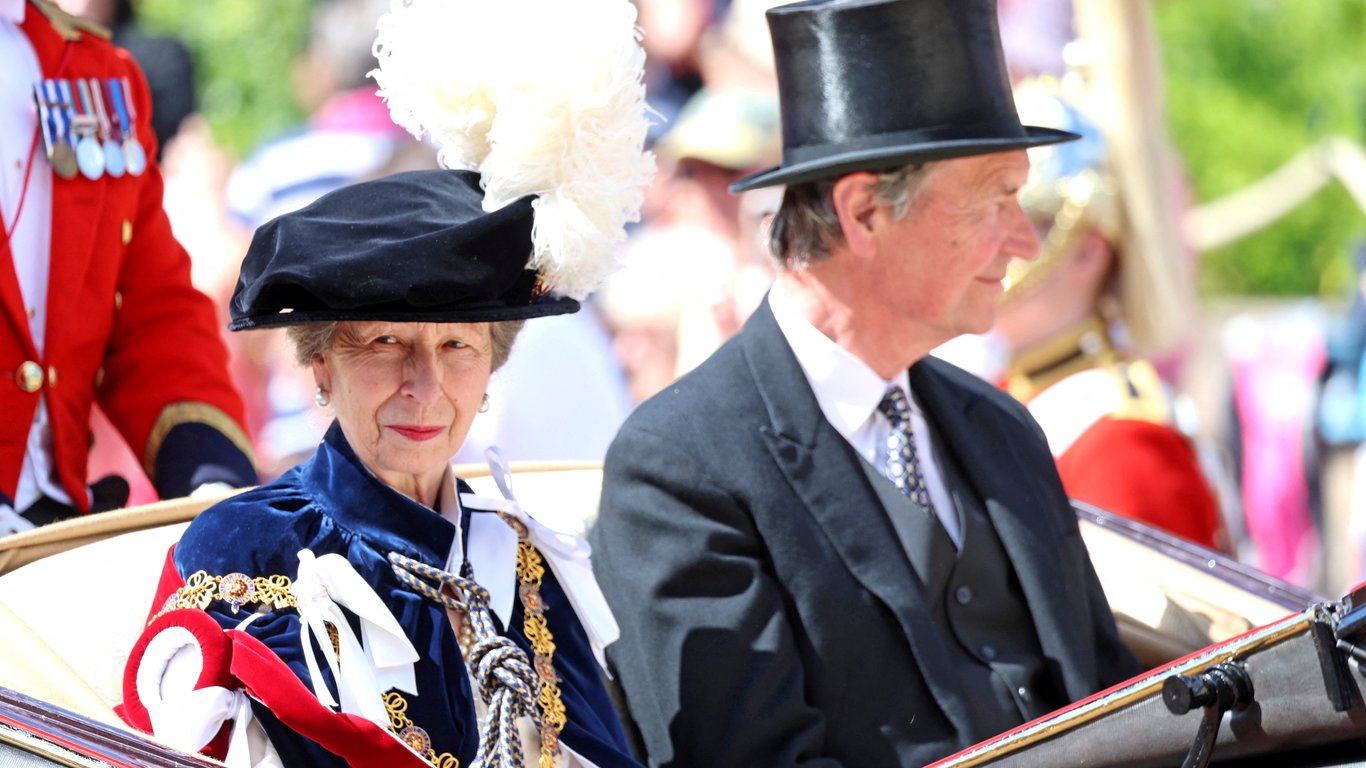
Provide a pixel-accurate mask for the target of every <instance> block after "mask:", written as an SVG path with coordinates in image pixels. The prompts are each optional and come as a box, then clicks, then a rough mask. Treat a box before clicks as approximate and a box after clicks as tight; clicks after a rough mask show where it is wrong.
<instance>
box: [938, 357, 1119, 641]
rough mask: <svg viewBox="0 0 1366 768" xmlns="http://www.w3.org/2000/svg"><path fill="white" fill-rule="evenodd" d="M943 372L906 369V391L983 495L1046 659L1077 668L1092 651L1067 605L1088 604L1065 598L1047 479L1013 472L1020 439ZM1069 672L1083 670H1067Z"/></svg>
mask: <svg viewBox="0 0 1366 768" xmlns="http://www.w3.org/2000/svg"><path fill="white" fill-rule="evenodd" d="M946 366H947V364H946V363H943V362H942V361H939V360H935V359H933V358H927V359H926V360H922V361H921V362H920V363H917V364H916V365H915V366H914V367H912V368H911V387H912V388H913V389H914V390H915V393H916V398H917V399H918V400H919V401H920V403H921V405H922V407H923V408H924V410H925V413H926V417H927V418H928V419H929V420H930V421H931V422H932V423H933V424H934V428H935V430H936V432H937V433H938V434H939V436H940V438H941V439H942V441H943V443H944V445H946V446H947V447H948V448H949V450H951V451H953V453H954V455H955V456H957V457H958V463H959V467H960V468H961V470H962V472H963V475H964V476H965V478H966V479H967V481H968V483H969V484H970V485H972V486H973V488H974V489H975V490H976V491H977V493H979V494H980V495H981V499H982V502H983V505H984V506H985V507H986V510H987V515H988V516H989V517H990V518H991V522H992V524H993V525H994V526H995V527H996V532H997V534H998V535H999V536H1000V538H1001V544H1002V546H1004V547H1005V550H1006V554H1007V555H1008V556H1009V558H1010V562H1011V565H1012V566H1013V567H1014V570H1015V574H1016V576H1017V577H1018V578H1019V580H1020V587H1021V589H1022V590H1023V592H1024V596H1025V601H1026V602H1027V603H1028V604H1029V611H1030V614H1031V615H1032V617H1033V619H1034V626H1035V628H1036V629H1037V631H1038V634H1039V642H1040V645H1041V647H1042V649H1043V652H1044V655H1045V656H1047V657H1049V658H1053V659H1065V660H1071V661H1072V662H1080V660H1082V659H1085V658H1087V657H1089V656H1090V655H1092V653H1093V649H1092V648H1090V646H1088V645H1087V644H1085V643H1084V642H1082V637H1083V634H1084V633H1079V632H1077V631H1076V627H1075V623H1076V619H1075V612H1074V611H1073V610H1072V609H1071V608H1070V607H1069V604H1070V603H1071V601H1074V600H1082V601H1084V600H1085V599H1086V598H1085V596H1084V595H1082V596H1078V595H1071V596H1069V595H1068V594H1066V592H1065V590H1066V585H1067V583H1068V579H1067V578H1066V574H1065V572H1064V571H1063V569H1062V567H1061V562H1060V559H1059V557H1058V552H1057V549H1058V547H1057V543H1056V542H1057V541H1058V540H1059V537H1060V536H1062V535H1064V532H1062V531H1058V530H1055V524H1054V522H1053V521H1054V519H1055V515H1054V514H1052V513H1050V512H1048V511H1046V510H1045V509H1044V505H1046V504H1052V503H1056V502H1055V501H1053V500H1050V496H1051V494H1049V493H1047V491H1046V489H1045V485H1044V482H1045V478H1044V477H1032V476H1024V475H1021V474H1020V473H1019V472H1016V471H1011V470H1010V468H1013V467H1018V466H1019V459H1018V457H1016V456H1015V455H1013V447H1014V445H1015V443H1016V442H1018V441H1019V440H1020V439H1021V435H1020V434H1009V433H1008V432H1007V431H1006V430H1004V429H1003V428H1002V427H1003V423H1004V422H1003V420H1002V416H1001V415H1000V414H997V413H993V412H992V409H991V408H990V406H989V404H988V401H987V399H986V398H985V397H983V396H982V395H980V394H978V393H974V392H971V391H968V390H965V389H963V388H962V387H955V386H951V385H950V384H949V381H948V379H947V378H946V377H945V376H944V374H943V371H944V370H945V368H946ZM1069 666H1084V665H1083V664H1065V665H1064V667H1069Z"/></svg>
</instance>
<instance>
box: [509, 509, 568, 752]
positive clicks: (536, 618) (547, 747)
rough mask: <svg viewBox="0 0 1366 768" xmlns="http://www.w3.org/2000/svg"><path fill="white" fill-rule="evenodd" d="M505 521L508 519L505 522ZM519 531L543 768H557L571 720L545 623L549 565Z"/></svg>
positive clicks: (519, 570)
mask: <svg viewBox="0 0 1366 768" xmlns="http://www.w3.org/2000/svg"><path fill="white" fill-rule="evenodd" d="M504 519H505V520H506V519H508V518H504ZM513 529H514V530H516V531H517V536H518V541H517V580H518V581H520V582H521V586H520V587H518V590H517V591H518V593H519V594H520V595H521V598H522V608H523V613H524V614H525V616H524V618H523V621H522V631H523V632H524V633H525V634H526V639H527V642H528V643H530V644H531V650H532V652H533V653H534V654H535V659H534V660H533V666H534V667H535V668H536V674H537V675H538V676H539V677H540V678H541V692H540V694H541V695H540V701H539V704H540V706H541V761H540V766H541V768H554V765H555V756H556V755H558V754H559V751H560V732H561V731H563V730H564V726H565V723H566V722H567V719H568V718H567V717H566V715H565V709H564V700H563V699H562V698H561V697H560V682H559V677H558V676H557V675H556V674H555V666H554V663H553V662H554V660H555V638H554V637H553V636H552V635H551V634H550V625H549V624H547V623H546V620H545V602H544V601H542V600H541V579H542V577H544V576H545V561H544V560H542V559H541V553H540V552H537V551H536V547H534V546H532V544H531V542H530V541H527V538H526V527H525V526H523V525H521V523H520V522H518V524H517V525H514V526H513Z"/></svg>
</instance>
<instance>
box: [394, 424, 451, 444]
mask: <svg viewBox="0 0 1366 768" xmlns="http://www.w3.org/2000/svg"><path fill="white" fill-rule="evenodd" d="M389 429H392V430H394V431H395V432H397V433H399V434H400V435H403V436H404V437H406V438H408V439H409V440H416V441H418V442H422V441H424V440H431V439H432V438H434V437H436V436H437V435H439V434H441V433H442V432H444V431H445V430H443V429H442V428H441V427H419V426H414V425H412V424H394V425H391V426H390V427H389Z"/></svg>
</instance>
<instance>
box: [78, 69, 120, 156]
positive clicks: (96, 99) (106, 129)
mask: <svg viewBox="0 0 1366 768" xmlns="http://www.w3.org/2000/svg"><path fill="white" fill-rule="evenodd" d="M87 94H89V96H90V100H91V102H92V103H93V104H94V105H95V119H96V120H97V121H98V122H99V126H100V139H101V140H103V141H108V140H109V138H110V137H111V136H112V135H113V134H112V133H111V132H110V125H109V113H108V112H106V111H105V109H104V94H102V93H101V92H100V81H99V80H96V79H95V78H93V77H92V78H90V86H89V89H88V90H87V88H86V84H85V81H82V82H81V98H85V97H86V95H87Z"/></svg>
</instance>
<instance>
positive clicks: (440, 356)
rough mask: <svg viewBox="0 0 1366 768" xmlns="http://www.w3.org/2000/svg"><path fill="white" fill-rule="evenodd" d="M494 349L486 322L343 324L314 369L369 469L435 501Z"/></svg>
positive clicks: (403, 489)
mask: <svg viewBox="0 0 1366 768" xmlns="http://www.w3.org/2000/svg"><path fill="white" fill-rule="evenodd" d="M491 354H492V345H491V342H490V337H489V324H488V323H389V322H346V323H342V324H341V327H340V328H338V331H337V337H336V341H335V342H333V344H332V347H331V348H330V349H329V350H328V351H327V353H326V354H324V355H323V356H322V357H319V358H316V359H315V360H314V361H313V374H314V376H315V377H316V379H317V381H318V385H319V386H321V387H322V388H323V389H324V390H325V391H326V392H328V394H329V395H330V396H331V398H332V407H333V408H334V409H335V411H336V414H337V421H338V423H340V425H341V429H342V432H343V433H344V434H345V435H346V439H347V442H349V443H350V444H351V448H352V449H353V450H354V451H355V452H356V455H357V456H358V457H360V460H361V461H362V462H364V463H365V465H366V466H367V467H369V468H370V471H372V472H374V473H375V475H376V476H377V477H379V478H380V480H382V481H384V482H385V483H386V484H388V485H389V486H392V487H394V488H396V489H398V490H399V491H401V492H403V493H406V494H408V495H409V496H411V497H413V498H416V499H418V500H419V501H421V502H423V503H426V504H432V503H433V502H434V501H435V493H436V491H437V489H439V487H440V482H441V479H442V477H444V474H445V471H446V466H447V464H448V463H449V462H450V459H451V457H452V456H454V455H455V452H456V451H457V450H458V449H459V448H460V445H461V443H463V442H464V441H465V435H466V434H467V433H468V432H469V428H470V422H471V421H473V420H474V415H475V413H476V412H477V411H478V409H479V405H480V403H481V402H482V400H483V398H484V392H485V390H486V389H487V387H488V382H489V374H490V372H491V368H490V366H491Z"/></svg>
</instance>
